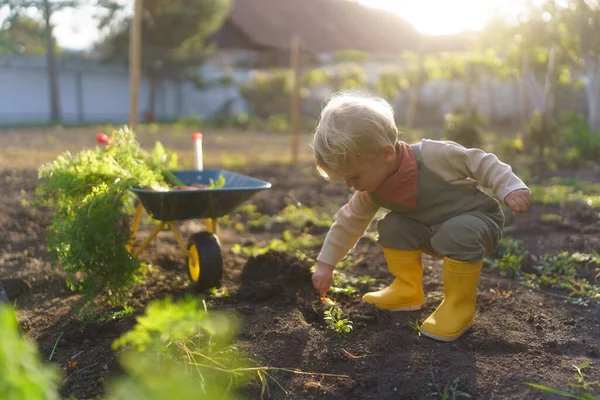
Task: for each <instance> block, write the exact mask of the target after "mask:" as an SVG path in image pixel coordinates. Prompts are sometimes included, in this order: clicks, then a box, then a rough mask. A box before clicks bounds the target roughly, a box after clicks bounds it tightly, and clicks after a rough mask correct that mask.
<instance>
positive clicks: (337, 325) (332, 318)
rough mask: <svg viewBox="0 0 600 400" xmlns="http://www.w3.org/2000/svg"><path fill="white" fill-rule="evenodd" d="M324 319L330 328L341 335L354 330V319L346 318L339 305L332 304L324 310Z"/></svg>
mask: <svg viewBox="0 0 600 400" xmlns="http://www.w3.org/2000/svg"><path fill="white" fill-rule="evenodd" d="M324 315H325V317H324V320H325V323H326V324H327V326H328V327H329V329H331V330H333V331H334V332H335V333H337V334H338V335H341V336H345V335H347V334H349V333H350V332H352V329H353V328H352V321H350V320H349V319H348V318H344V315H343V311H342V309H341V308H339V307H335V306H332V307H331V308H329V310H326V311H325V312H324Z"/></svg>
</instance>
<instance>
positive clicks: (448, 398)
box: [425, 372, 471, 400]
mask: <svg viewBox="0 0 600 400" xmlns="http://www.w3.org/2000/svg"><path fill="white" fill-rule="evenodd" d="M431 378H432V379H433V380H435V377H434V376H433V372H431ZM459 383H460V377H456V378H454V379H453V380H452V381H451V382H448V383H446V384H445V385H444V387H443V388H441V389H440V387H439V386H438V385H437V384H436V383H434V382H427V383H425V385H426V386H427V387H428V388H429V389H430V390H434V391H433V392H431V393H429V396H432V397H439V398H440V399H442V400H455V399H459V398H461V397H467V398H469V397H471V395H470V394H469V393H467V392H463V391H461V390H459V389H458V385H459Z"/></svg>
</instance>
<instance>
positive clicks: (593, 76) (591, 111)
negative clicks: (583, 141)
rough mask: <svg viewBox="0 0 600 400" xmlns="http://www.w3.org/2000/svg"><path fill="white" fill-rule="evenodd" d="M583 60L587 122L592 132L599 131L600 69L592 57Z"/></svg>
mask: <svg viewBox="0 0 600 400" xmlns="http://www.w3.org/2000/svg"><path fill="white" fill-rule="evenodd" d="M584 60H585V75H586V78H587V82H586V83H585V94H586V97H587V103H588V116H587V121H588V125H589V127H590V129H591V130H592V131H598V130H600V110H599V108H600V107H599V106H600V104H599V101H598V100H599V99H600V79H599V77H600V68H599V65H598V60H596V59H595V58H593V57H586V58H584Z"/></svg>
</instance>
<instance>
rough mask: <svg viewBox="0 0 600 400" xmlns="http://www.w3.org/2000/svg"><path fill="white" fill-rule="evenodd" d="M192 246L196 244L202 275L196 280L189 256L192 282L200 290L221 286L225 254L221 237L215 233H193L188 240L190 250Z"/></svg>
mask: <svg viewBox="0 0 600 400" xmlns="http://www.w3.org/2000/svg"><path fill="white" fill-rule="evenodd" d="M192 246H196V249H197V250H198V258H199V261H200V276H199V277H198V280H194V277H193V276H192V273H191V271H190V268H189V257H188V275H189V277H190V279H191V280H192V284H193V285H194V286H195V288H196V289H197V290H199V291H204V290H207V289H211V288H213V287H217V288H219V287H220V286H221V278H222V277H223V255H222V253H221V243H220V241H219V238H218V237H217V235H215V234H213V233H209V232H198V233H195V234H193V235H192V236H191V237H190V239H189V240H188V246H187V248H188V250H190V249H191V248H192ZM190 257H191V256H190Z"/></svg>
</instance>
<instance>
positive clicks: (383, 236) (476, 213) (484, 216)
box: [369, 144, 505, 263]
mask: <svg viewBox="0 0 600 400" xmlns="http://www.w3.org/2000/svg"><path fill="white" fill-rule="evenodd" d="M411 148H412V150H413V152H414V155H415V158H416V160H417V170H418V172H417V176H418V189H417V201H416V206H415V207H412V208H410V207H405V206H401V205H397V204H394V203H392V202H389V201H387V200H385V199H384V198H383V197H381V196H380V195H378V194H377V193H373V192H371V193H369V194H370V196H371V199H372V200H373V201H374V202H375V203H376V204H377V205H379V206H380V207H382V208H385V209H388V210H390V212H389V213H387V214H386V215H385V217H383V218H382V219H381V220H379V221H378V223H377V230H378V231H379V239H378V241H379V244H380V245H381V246H384V247H390V248H394V249H398V250H416V249H423V251H424V252H425V253H427V254H430V255H433V256H437V257H449V258H451V259H453V260H456V261H466V262H472V263H474V262H478V261H481V260H482V259H483V257H484V256H485V255H487V254H489V253H491V252H493V251H494V250H495V249H496V247H497V246H498V242H499V241H500V239H501V238H502V229H503V228H504V221H505V217H504V213H503V212H502V209H501V207H500V203H499V202H498V200H496V199H495V198H493V197H492V196H490V195H488V194H487V193H485V192H484V191H483V190H481V188H480V187H479V185H478V184H476V182H473V185H472V186H458V185H452V184H450V183H448V182H446V181H444V180H443V179H442V178H440V177H439V176H437V175H436V174H434V173H433V172H431V171H430V170H429V169H428V168H427V167H426V166H425V164H424V163H423V161H422V159H421V149H420V144H413V145H411Z"/></svg>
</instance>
